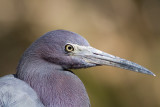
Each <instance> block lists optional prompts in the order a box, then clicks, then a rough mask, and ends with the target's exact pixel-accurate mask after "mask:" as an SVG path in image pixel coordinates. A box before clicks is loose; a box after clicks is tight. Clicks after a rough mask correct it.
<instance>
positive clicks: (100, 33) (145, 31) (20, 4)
mask: <svg viewBox="0 0 160 107" xmlns="http://www.w3.org/2000/svg"><path fill="white" fill-rule="evenodd" d="M56 29H66V30H70V31H73V32H76V33H79V34H80V35H82V36H84V37H85V38H86V39H87V40H88V41H89V42H90V44H91V45H92V46H93V47H95V48H98V49H100V50H102V51H105V52H107V53H110V54H113V55H116V56H119V57H121V58H125V59H128V60H131V61H133V62H136V63H138V64H140V65H143V66H145V67H146V68H148V69H150V70H151V71H152V72H154V73H155V74H156V75H157V77H153V76H150V75H145V74H140V73H135V72H131V71H127V70H122V69H119V68H114V67H109V66H101V67H94V68H88V69H82V70H73V71H74V72H75V74H77V75H78V76H79V77H80V79H81V80H82V81H83V82H84V84H85V86H86V89H87V92H88V94H89V97H90V101H91V105H92V107H160V78H159V75H160V72H159V70H160V1H159V0H32V1H31V0H0V76H3V75H7V74H11V73H15V72H16V66H17V63H18V61H19V58H20V56H21V55H22V54H23V52H24V50H25V49H26V48H27V47H28V46H29V45H30V44H31V43H32V42H33V41H34V40H36V39H37V38H38V37H40V36H41V35H43V34H44V33H46V32H48V31H51V30H56Z"/></svg>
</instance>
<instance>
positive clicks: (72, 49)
mask: <svg viewBox="0 0 160 107" xmlns="http://www.w3.org/2000/svg"><path fill="white" fill-rule="evenodd" d="M65 50H66V51H67V52H72V51H74V47H73V46H72V45H70V44H67V45H66V46H65Z"/></svg>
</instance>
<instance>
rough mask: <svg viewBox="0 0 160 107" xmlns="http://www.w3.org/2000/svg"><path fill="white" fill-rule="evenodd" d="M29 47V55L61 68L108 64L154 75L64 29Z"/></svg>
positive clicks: (40, 39)
mask: <svg viewBox="0 0 160 107" xmlns="http://www.w3.org/2000/svg"><path fill="white" fill-rule="evenodd" d="M30 48H31V49H30ZM30 48H29V49H28V51H27V52H26V53H27V54H29V55H30V56H35V57H40V58H41V59H43V60H45V61H47V62H49V63H51V64H56V65H59V66H61V67H62V68H63V69H78V68H87V67H93V66H101V65H109V66H114V67H119V68H123V69H127V70H131V71H135V72H140V73H145V74H150V75H153V76H155V74H153V73H152V72H151V71H149V70H148V69H146V68H144V67H142V66H140V65H138V64H136V63H134V62H131V61H128V60H125V59H122V58H120V57H116V56H113V55H110V54H108V53H105V52H102V51H100V50H98V49H95V48H93V47H91V46H90V45H89V43H88V42H87V40H86V39H85V38H83V37H82V36H80V35H78V34H76V33H73V32H70V31H66V30H55V31H51V32H48V33H46V34H45V35H43V36H42V37H40V38H39V39H38V40H37V41H35V42H34V43H33V44H32V46H31V47H30ZM31 54H32V55H31Z"/></svg>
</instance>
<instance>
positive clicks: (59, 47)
mask: <svg viewBox="0 0 160 107" xmlns="http://www.w3.org/2000/svg"><path fill="white" fill-rule="evenodd" d="M100 65H110V66H114V67H119V68H123V69H128V70H131V71H135V72H140V73H145V74H150V75H153V76H155V74H153V73H152V72H151V71H149V70H148V69H146V68H144V67H142V66H140V65H138V64H136V63H133V62H131V61H127V60H125V59H122V58H119V57H116V56H113V55H110V54H107V53H105V52H102V51H100V50H98V49H95V48H93V47H91V46H90V45H89V43H88V42H87V40H86V39H84V38H83V37H82V36H80V35H78V34H76V33H73V32H70V31H66V30H55V31H51V32H48V33H46V34H45V35H43V36H41V37H40V38H39V39H38V40H36V41H35V42H34V43H33V44H32V45H31V46H30V47H29V48H28V49H27V50H26V51H25V52H24V54H23V56H22V57H21V59H20V61H19V64H18V67H17V73H16V74H14V75H7V76H4V77H1V78H0V106H3V107H4V106H5V107H44V106H45V107H89V106H90V101H89V97H88V94H87V92H86V89H85V87H84V85H83V83H82V81H81V80H80V79H79V78H78V77H77V76H76V75H75V74H74V73H73V72H72V71H70V69H79V68H87V67H94V66H100Z"/></svg>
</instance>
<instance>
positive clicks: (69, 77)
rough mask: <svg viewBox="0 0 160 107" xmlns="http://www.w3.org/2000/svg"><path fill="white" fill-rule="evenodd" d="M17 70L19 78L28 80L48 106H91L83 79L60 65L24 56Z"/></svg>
mask: <svg viewBox="0 0 160 107" xmlns="http://www.w3.org/2000/svg"><path fill="white" fill-rule="evenodd" d="M17 71H18V72H17V76H18V78H20V79H21V80H24V81H26V82H27V83H28V84H29V85H30V86H31V87H32V88H33V89H34V90H35V91H36V92H37V94H38V95H39V97H40V99H41V101H42V103H43V104H44V105H45V106H46V107H89V106H90V102H89V98H88V95H87V93H86V89H85V87H84V85H83V83H82V82H81V80H80V79H79V78H78V77H77V76H76V75H74V74H73V73H71V72H69V71H64V70H63V69H62V68H61V67H60V66H59V65H54V64H52V63H49V62H47V61H45V60H43V59H39V58H37V59H36V58H32V57H25V56H23V58H22V59H21V61H20V64H19V66H18V68H17Z"/></svg>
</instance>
